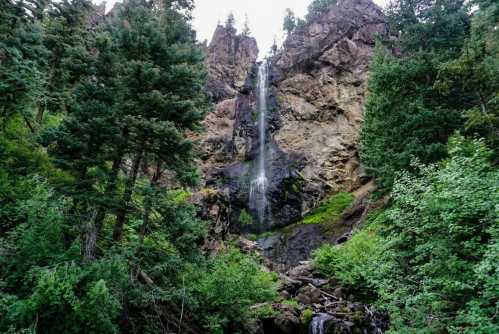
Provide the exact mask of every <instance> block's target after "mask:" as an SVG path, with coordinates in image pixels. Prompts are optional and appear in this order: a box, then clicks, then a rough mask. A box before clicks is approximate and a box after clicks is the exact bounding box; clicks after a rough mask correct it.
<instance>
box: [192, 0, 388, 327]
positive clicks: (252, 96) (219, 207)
mask: <svg viewBox="0 0 499 334" xmlns="http://www.w3.org/2000/svg"><path fill="white" fill-rule="evenodd" d="M388 34H389V31H388V25H387V22H386V21H385V19H384V16H383V14H382V11H381V9H380V8H379V7H377V6H376V5H375V4H374V3H373V2H372V1H371V0H353V1H346V0H345V1H341V0H340V1H338V2H337V3H336V4H333V5H331V6H330V7H329V8H328V10H327V11H326V12H324V13H323V14H321V15H319V16H317V17H315V18H314V19H313V20H310V21H308V22H306V23H303V24H301V25H299V26H298V27H297V28H296V29H295V30H294V31H293V32H292V33H290V34H289V35H288V36H287V39H286V40H285V42H284V44H283V46H282V48H281V49H280V50H277V51H276V52H275V53H273V54H271V55H269V56H268V57H267V58H266V60H264V61H258V60H257V59H258V47H257V43H256V41H255V40H254V39H253V38H252V37H250V36H246V35H244V34H237V32H236V31H235V29H233V28H227V27H224V26H222V25H219V26H218V27H217V28H216V31H215V34H214V36H213V39H212V41H211V43H210V44H209V46H207V47H206V52H207V57H206V61H205V62H206V65H207V68H208V84H207V87H206V90H207V92H208V94H209V95H210V96H211V97H212V99H213V101H214V102H215V108H214V110H213V112H211V113H210V114H208V116H207V118H206V120H205V123H204V126H205V132H204V133H203V134H202V135H200V137H198V138H197V139H198V140H199V141H200V142H201V147H202V155H201V160H200V165H201V169H202V171H203V187H202V189H201V190H200V191H199V193H198V194H197V196H196V199H197V200H198V201H199V202H201V203H202V207H203V208H204V209H203V215H204V216H205V217H207V218H209V219H210V220H212V221H214V222H215V223H214V224H213V226H212V233H211V235H212V236H216V237H214V239H215V240H216V239H220V238H221V239H224V238H227V237H228V236H229V235H231V234H242V235H243V236H244V237H240V244H241V245H242V248H243V249H246V250H247V251H251V252H256V253H258V254H259V255H260V256H262V257H263V258H264V259H265V260H264V261H265V263H266V266H267V267H268V268H270V269H271V270H275V271H277V272H280V275H281V280H282V282H283V287H282V295H283V301H286V300H293V301H296V302H297V305H295V306H296V307H294V308H293V307H288V306H289V305H288V306H286V304H285V303H284V304H283V303H281V304H278V305H274V306H273V308H274V309H275V310H277V312H278V315H277V316H276V317H271V318H269V321H270V323H262V324H259V325H258V326H257V329H254V330H256V332H258V333H259V332H262V331H263V332H264V333H299V332H300V331H303V330H304V329H303V328H302V327H303V324H302V322H303V321H301V320H300V319H302V318H303V317H304V316H305V317H307V314H308V313H310V312H312V313H310V314H308V316H310V317H311V316H312V315H315V317H314V318H313V319H314V320H313V321H312V324H311V325H310V326H311V327H310V328H313V326H316V327H317V330H312V329H310V330H311V333H313V334H316V333H378V332H380V331H381V330H382V328H383V326H385V325H386V319H385V318H383V316H382V315H376V316H375V315H374V314H375V312H374V311H373V310H371V308H370V307H369V306H366V305H362V304H359V303H355V301H354V297H352V296H348V297H349V298H347V296H344V295H342V293H343V292H341V291H342V290H341V286H339V285H338V284H337V283H334V282H332V283H331V282H329V281H325V280H323V279H321V278H320V277H315V276H314V275H315V274H314V273H313V271H312V269H311V267H310V262H306V261H308V260H309V258H310V256H311V253H312V251H313V250H314V249H316V248H318V247H319V246H320V245H322V244H324V243H331V244H337V243H342V242H344V241H346V240H347V239H348V238H349V236H350V234H351V232H352V230H353V229H354V228H355V227H358V226H359V225H360V224H362V221H363V219H364V218H365V216H366V215H367V213H368V212H369V210H370V209H371V208H372V206H373V205H375V204H372V203H369V201H368V199H367V197H368V194H369V192H370V191H371V190H372V189H373V187H374V186H373V183H372V182H370V180H369V179H368V178H367V177H366V176H365V174H364V172H363V168H362V166H361V165H360V163H359V156H358V143H359V132H360V127H361V124H362V120H363V109H364V103H365V99H366V91H367V78H368V74H369V65H370V62H371V60H372V56H373V51H374V44H375V40H376V37H377V36H387V35H388ZM262 76H264V77H262ZM262 85H264V86H262ZM255 189H257V190H255ZM255 191H256V192H257V193H256V195H255ZM255 196H259V199H258V200H259V201H260V204H259V205H255V204H254V202H255V201H254V198H253V197H255ZM262 201H263V202H262ZM252 203H253V204H252ZM262 203H263V204H262ZM248 239H251V240H248ZM241 240H242V241H241ZM211 246H212V247H216V246H214V245H211ZM303 261H305V262H303ZM302 270H305V273H304V272H302ZM297 271H298V272H299V274H297V273H296V272H297ZM319 276H320V275H319ZM340 292H341V293H340ZM293 303H295V302H292V304H293ZM293 305H294V304H293ZM255 307H258V306H255ZM339 310H342V311H339ZM345 310H347V311H345ZM304 312H305V313H304ZM373 312H374V313H373ZM339 314H343V316H339ZM352 317H353V318H355V319H353V318H352ZM302 320H303V319H302ZM309 320H310V319H309ZM318 322H320V323H321V325H320V326H319V325H318ZM378 322H379V323H380V324H383V323H384V324H385V325H373V324H374V323H378ZM334 324H336V325H334ZM319 327H320V330H319ZM356 328H357V329H356ZM256 332H255V333H256ZM305 332H306V330H305Z"/></svg>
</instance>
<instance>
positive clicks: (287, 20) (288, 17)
mask: <svg viewBox="0 0 499 334" xmlns="http://www.w3.org/2000/svg"><path fill="white" fill-rule="evenodd" d="M297 24H298V22H297V18H296V16H295V13H294V12H293V11H292V10H291V9H289V8H287V9H286V14H285V15H284V22H283V24H282V28H283V29H284V31H285V32H286V33H287V34H288V35H289V34H291V33H292V32H293V30H295V28H296V26H297Z"/></svg>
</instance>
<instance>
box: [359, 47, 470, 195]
mask: <svg viewBox="0 0 499 334" xmlns="http://www.w3.org/2000/svg"><path fill="white" fill-rule="evenodd" d="M438 66H439V65H438V61H437V59H435V58H432V57H431V56H430V55H414V56H412V57H410V58H409V57H408V58H404V59H398V58H396V57H394V56H392V55H390V54H389V53H388V52H387V51H386V50H384V49H383V48H382V47H378V48H377V50H376V54H375V57H374V61H373V65H372V73H371V77H370V79H369V92H370V93H369V96H368V99H367V103H366V113H365V119H364V124H363V127H362V132H361V151H360V155H361V159H362V161H363V163H364V164H365V166H366V170H367V172H368V173H369V174H370V175H372V176H374V177H375V178H376V180H377V184H378V186H380V187H381V188H382V189H390V187H391V185H392V184H393V180H394V178H395V174H396V173H397V171H401V170H407V169H410V162H411V159H412V158H413V157H417V158H418V159H419V160H420V161H422V162H424V163H429V162H435V161H438V160H440V159H442V158H443V157H445V155H446V150H445V145H446V142H447V138H448V137H449V136H450V135H451V134H452V133H453V132H454V131H455V130H456V129H458V128H460V127H461V126H462V125H463V121H462V119H461V118H460V116H459V113H458V112H457V111H456V110H454V109H452V108H450V107H449V106H446V105H445V104H441V103H440V104H437V103H436V102H437V101H436V96H435V92H434V91H433V88H432V86H431V85H432V84H433V80H435V76H436V73H437V67H438ZM429 79H430V80H431V81H429ZM440 102H441V101H440Z"/></svg>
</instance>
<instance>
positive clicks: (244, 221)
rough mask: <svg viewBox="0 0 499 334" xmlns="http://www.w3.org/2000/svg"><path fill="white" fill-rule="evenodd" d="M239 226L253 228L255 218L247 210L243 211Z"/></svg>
mask: <svg viewBox="0 0 499 334" xmlns="http://www.w3.org/2000/svg"><path fill="white" fill-rule="evenodd" d="M238 221H239V224H240V225H241V226H243V227H244V226H251V225H252V224H253V217H251V215H250V214H249V213H248V211H246V210H245V209H242V210H241V213H240V214H239V219H238Z"/></svg>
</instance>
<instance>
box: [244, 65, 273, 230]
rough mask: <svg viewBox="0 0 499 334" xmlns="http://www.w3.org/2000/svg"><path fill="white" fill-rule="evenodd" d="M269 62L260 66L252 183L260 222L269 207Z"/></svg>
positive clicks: (251, 200)
mask: <svg viewBox="0 0 499 334" xmlns="http://www.w3.org/2000/svg"><path fill="white" fill-rule="evenodd" d="M268 68H269V66H268V63H267V62H266V61H263V62H262V63H261V64H260V66H259V68H258V84H257V97H258V104H257V107H258V158H257V165H256V169H255V172H254V173H253V178H252V180H251V183H250V194H249V195H250V196H249V201H250V202H249V206H250V208H251V209H253V210H255V211H256V213H257V215H258V220H259V223H263V222H265V218H266V217H265V216H266V212H267V209H268V202H267V175H266V171H265V143H266V127H267V125H266V116H267V99H268Z"/></svg>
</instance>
